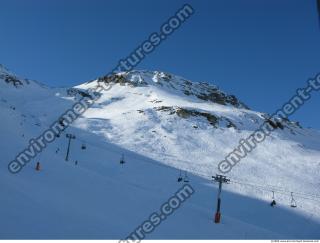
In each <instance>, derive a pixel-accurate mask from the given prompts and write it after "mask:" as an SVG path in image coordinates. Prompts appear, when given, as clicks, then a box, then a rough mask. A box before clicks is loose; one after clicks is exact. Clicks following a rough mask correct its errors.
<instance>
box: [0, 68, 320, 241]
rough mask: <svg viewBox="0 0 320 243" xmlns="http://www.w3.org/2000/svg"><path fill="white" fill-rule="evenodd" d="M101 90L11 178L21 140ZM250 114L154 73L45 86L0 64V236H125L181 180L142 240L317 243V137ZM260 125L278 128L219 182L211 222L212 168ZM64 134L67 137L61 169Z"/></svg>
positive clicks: (233, 100)
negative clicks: (176, 200) (172, 206)
mask: <svg viewBox="0 0 320 243" xmlns="http://www.w3.org/2000/svg"><path fill="white" fill-rule="evenodd" d="M101 82H105V83H110V84H112V86H111V89H110V90H106V91H102V92H101V93H99V97H100V98H99V99H98V100H97V101H96V103H95V104H94V105H93V106H92V107H91V108H90V109H89V110H88V111H86V112H85V113H84V114H83V115H82V116H81V117H80V118H78V119H77V120H76V121H75V122H74V123H73V124H72V125H71V126H70V127H69V128H67V129H66V130H65V131H64V133H63V134H62V136H60V137H59V138H57V139H56V140H55V141H54V142H53V143H51V144H50V145H49V146H48V147H47V149H46V150H45V151H44V152H42V153H41V154H40V155H39V156H38V157H37V158H36V159H35V160H34V161H33V162H31V163H30V164H28V165H26V167H25V168H24V169H23V170H22V171H21V172H20V173H18V174H15V175H14V174H11V173H9V171H8V168H7V166H8V163H9V162H10V161H12V160H13V159H14V157H15V156H16V155H17V154H18V153H19V152H21V151H22V150H23V149H24V148H26V146H28V143H29V140H30V139H31V138H35V137H37V136H39V135H40V134H41V132H43V131H44V130H45V129H46V128H48V127H49V126H50V124H52V123H53V122H54V121H56V120H57V119H58V118H59V116H60V115H62V114H63V113H64V112H65V111H66V110H67V109H68V108H70V107H71V106H72V105H73V104H74V103H75V102H76V101H77V100H79V99H81V97H84V96H87V95H89V93H88V91H87V90H88V89H91V88H94V87H95V86H97V84H98V83H101ZM249 107H250V104H248V106H247V105H246V104H244V103H243V102H242V101H240V100H239V99H238V98H237V97H236V96H234V95H229V94H226V93H225V92H223V91H221V90H220V89H219V88H218V87H216V86H214V85H211V84H207V83H203V82H202V83H198V82H193V81H190V80H187V79H185V78H182V77H179V76H176V75H172V74H168V73H164V72H158V71H154V72H153V71H131V72H123V73H118V74H115V75H109V76H104V77H101V78H99V79H97V80H93V81H90V82H87V83H84V84H81V85H79V86H76V87H72V88H51V87H47V86H45V85H43V84H41V83H39V82H36V81H33V80H27V79H24V78H21V77H18V76H17V75H15V74H13V73H12V72H10V71H9V70H8V69H6V68H5V67H3V66H0V113H1V126H0V134H1V137H2V139H1V141H0V148H1V151H3V156H2V159H1V163H0V173H1V175H0V188H1V190H0V191H1V192H2V197H0V215H2V217H1V219H0V238H68V239H69V238H76V239H81V238H89V239H91V238H104V239H105V238H107V239H120V238H125V237H126V236H128V235H129V234H130V233H131V232H132V231H133V230H134V229H135V228H136V227H137V226H139V225H140V224H141V223H143V222H144V221H145V220H146V219H147V218H148V217H149V215H150V214H151V213H152V212H154V211H157V210H158V209H159V207H160V206H161V204H162V203H164V202H165V201H166V200H168V199H169V198H170V197H171V196H172V195H173V194H174V193H175V192H176V191H177V190H178V189H179V188H180V187H181V186H182V185H183V182H180V183H179V182H177V178H178V177H179V175H180V174H181V175H182V176H183V177H184V176H185V175H187V176H188V179H189V184H190V185H191V186H192V187H193V188H194V190H195V193H194V195H192V197H191V198H190V199H188V200H187V201H186V202H184V203H183V205H182V206H181V207H180V208H178V209H177V210H176V211H175V212H174V213H173V214H172V215H170V217H168V218H167V219H166V220H165V221H163V222H162V223H161V224H160V225H159V226H157V228H156V229H155V230H154V231H153V232H152V233H150V234H148V235H147V239H237V238H241V239H245V238H249V239H253V238H255V239H268V238H272V239H274V238H277V239H278V238H301V239H302V238H308V239H311V238H319V237H320V230H319V229H320V203H319V202H320V196H319V195H320V191H319V186H320V181H319V172H320V159H319V158H320V133H319V131H316V130H313V129H306V128H303V127H301V126H300V125H299V123H297V122H292V121H289V120H280V119H279V120H277V121H272V120H270V117H269V116H268V114H265V113H261V112H256V111H252V110H250V109H249ZM268 120H270V122H272V124H274V126H275V127H276V130H275V131H274V132H273V133H272V135H271V136H270V137H269V138H267V139H266V141H265V142H263V144H261V145H259V146H258V148H257V149H256V150H255V151H254V152H252V153H251V154H250V155H249V156H248V157H246V158H245V159H243V160H242V161H241V162H240V163H239V164H237V166H235V167H234V168H233V170H232V171H231V172H230V173H228V174H227V177H228V178H230V180H231V181H230V184H224V185H223V193H222V222H221V224H215V223H214V221H213V216H214V212H215V209H216V193H217V185H216V184H215V183H213V182H212V181H211V177H212V176H214V175H215V174H218V173H219V171H218V163H219V162H220V161H221V160H223V159H224V157H225V156H226V155H227V154H228V153H229V152H231V151H232V150H233V149H234V148H235V147H236V146H237V144H238V142H239V140H240V139H241V138H245V137H247V136H248V135H250V134H251V133H252V132H253V131H254V130H255V129H257V128H258V127H259V126H260V125H261V124H263V123H264V122H265V121H268ZM67 133H70V134H74V135H75V137H76V138H75V139H73V140H72V141H71V150H70V155H69V161H68V162H67V161H65V156H66V149H67V145H68V140H67V138H66V136H65V135H66V134H67ZM122 156H124V157H123V158H124V160H125V163H124V164H120V163H119V161H120V159H121V158H122ZM76 161H77V163H75V162H76ZM36 162H40V164H41V170H40V171H36V170H35V164H36ZM291 192H293V194H292V195H293V197H294V201H295V203H296V205H297V207H295V208H293V207H290V204H291V201H292V196H291ZM273 194H274V197H275V200H276V202H277V205H276V207H270V205H269V204H270V202H271V200H272V196H273Z"/></svg>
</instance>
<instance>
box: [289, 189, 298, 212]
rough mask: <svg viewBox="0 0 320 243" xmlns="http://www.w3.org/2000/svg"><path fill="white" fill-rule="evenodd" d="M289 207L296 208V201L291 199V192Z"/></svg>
mask: <svg viewBox="0 0 320 243" xmlns="http://www.w3.org/2000/svg"><path fill="white" fill-rule="evenodd" d="M290 207H292V208H296V207H297V203H296V200H294V198H293V192H291V205H290Z"/></svg>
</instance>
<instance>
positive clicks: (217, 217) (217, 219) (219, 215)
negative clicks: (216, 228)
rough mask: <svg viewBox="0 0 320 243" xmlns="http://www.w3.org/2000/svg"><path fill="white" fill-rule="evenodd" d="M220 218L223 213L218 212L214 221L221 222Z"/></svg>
mask: <svg viewBox="0 0 320 243" xmlns="http://www.w3.org/2000/svg"><path fill="white" fill-rule="evenodd" d="M220 219H221V214H220V213H216V215H215V217H214V222H215V223H216V224H219V223H220Z"/></svg>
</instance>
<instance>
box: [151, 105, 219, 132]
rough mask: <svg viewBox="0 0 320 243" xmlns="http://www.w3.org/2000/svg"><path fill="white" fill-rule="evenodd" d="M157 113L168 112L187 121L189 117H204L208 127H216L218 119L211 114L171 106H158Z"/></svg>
mask: <svg viewBox="0 0 320 243" xmlns="http://www.w3.org/2000/svg"><path fill="white" fill-rule="evenodd" d="M154 109H156V110H157V111H164V112H168V113H169V115H173V114H176V115H177V116H179V117H180V118H183V119H187V118H190V117H204V118H206V119H207V121H208V122H209V123H210V125H212V126H214V127H217V125H218V123H219V120H220V118H219V117H217V116H215V115H213V114H211V113H206V112H200V111H197V110H191V109H185V108H181V107H171V106H159V107H155V108H154Z"/></svg>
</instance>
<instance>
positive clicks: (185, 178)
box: [183, 171, 189, 183]
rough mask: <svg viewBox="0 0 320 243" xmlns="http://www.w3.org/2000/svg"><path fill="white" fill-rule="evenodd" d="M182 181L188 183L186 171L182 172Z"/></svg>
mask: <svg viewBox="0 0 320 243" xmlns="http://www.w3.org/2000/svg"><path fill="white" fill-rule="evenodd" d="M183 182H186V183H188V182H189V177H188V175H187V172H186V171H185V172H184V178H183Z"/></svg>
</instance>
